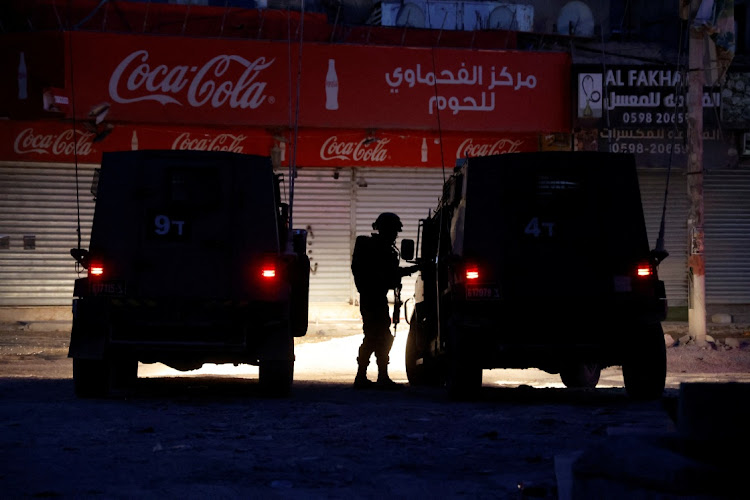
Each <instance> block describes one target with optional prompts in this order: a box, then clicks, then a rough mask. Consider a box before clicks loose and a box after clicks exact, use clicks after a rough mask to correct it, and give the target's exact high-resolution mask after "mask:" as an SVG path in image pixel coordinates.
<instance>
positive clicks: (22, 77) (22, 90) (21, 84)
mask: <svg viewBox="0 0 750 500" xmlns="http://www.w3.org/2000/svg"><path fill="white" fill-rule="evenodd" d="M27 86H28V82H27V76H26V55H25V54H24V53H23V52H21V60H20V61H19V63H18V98H19V99H21V100H24V99H26V98H27V97H29V92H28V88H27Z"/></svg>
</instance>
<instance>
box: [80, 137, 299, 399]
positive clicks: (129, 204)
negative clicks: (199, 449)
mask: <svg viewBox="0 0 750 500" xmlns="http://www.w3.org/2000/svg"><path fill="white" fill-rule="evenodd" d="M282 181H283V178H282V176H281V175H277V174H274V172H273V169H272V166H271V161H270V158H267V157H261V156H252V155H242V154H236V153H228V152H204V151H127V152H111V153H104V155H103V159H102V164H101V168H100V169H98V170H97V173H96V175H95V179H94V182H93V183H92V194H94V196H95V200H96V204H95V210H94V219H93V225H92V229H91V240H90V244H89V247H88V249H84V248H75V249H72V250H71V254H72V255H73V257H75V258H76V260H77V262H78V265H80V266H81V267H82V270H85V272H86V276H84V277H81V278H79V279H77V280H76V282H75V288H74V299H73V325H72V332H71V340H70V349H69V357H71V358H73V380H74V386H75V391H76V394H78V395H79V396H82V397H91V396H93V397H96V396H103V395H106V394H107V393H108V391H109V390H110V389H112V388H115V387H126V386H127V385H128V384H130V383H132V382H134V381H135V380H136V378H137V370H138V363H139V362H142V363H155V362H161V363H164V364H166V365H168V366H170V367H173V368H175V369H178V370H183V371H185V370H192V369H196V368H199V367H201V366H202V365H203V364H204V363H233V364H250V365H256V366H259V384H260V386H261V387H262V389H263V390H265V391H266V392H267V393H268V394H270V395H285V394H287V393H288V392H289V390H290V388H291V384H292V379H293V373H294V359H295V358H294V338H295V337H299V336H303V335H305V333H306V331H307V307H308V304H307V303H308V284H309V260H308V258H307V256H306V254H305V239H306V232H305V231H304V230H295V229H292V228H290V227H288V225H289V218H290V217H289V207H288V204H286V203H284V202H282V200H281V186H282V185H283V184H282ZM79 246H80V245H79Z"/></svg>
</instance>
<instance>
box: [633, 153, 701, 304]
mask: <svg viewBox="0 0 750 500" xmlns="http://www.w3.org/2000/svg"><path fill="white" fill-rule="evenodd" d="M669 177H670V178H669V192H668V193H667V212H666V219H665V221H664V246H665V248H666V249H667V251H668V252H669V257H667V259H666V260H664V262H662V263H661V265H660V266H659V278H660V279H662V280H663V281H664V285H665V286H666V289H667V303H668V304H669V306H670V307H676V306H685V305H687V297H688V282H687V215H688V208H689V207H688V198H687V194H686V189H687V181H686V180H685V171H684V170H681V169H676V168H675V169H672V172H671V174H670V176H669ZM638 179H639V182H640V186H641V202H642V204H643V212H644V217H645V219H646V230H647V232H648V242H649V246H650V247H651V248H654V246H655V245H656V239H657V237H658V236H659V226H660V224H661V216H662V209H663V207H664V191H665V187H666V183H667V170H666V169H648V170H646V169H642V170H639V172H638Z"/></svg>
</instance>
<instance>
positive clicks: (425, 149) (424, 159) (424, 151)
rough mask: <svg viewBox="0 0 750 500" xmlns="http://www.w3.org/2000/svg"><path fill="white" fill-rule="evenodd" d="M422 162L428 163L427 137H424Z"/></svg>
mask: <svg viewBox="0 0 750 500" xmlns="http://www.w3.org/2000/svg"><path fill="white" fill-rule="evenodd" d="M422 163H427V138H426V137H422Z"/></svg>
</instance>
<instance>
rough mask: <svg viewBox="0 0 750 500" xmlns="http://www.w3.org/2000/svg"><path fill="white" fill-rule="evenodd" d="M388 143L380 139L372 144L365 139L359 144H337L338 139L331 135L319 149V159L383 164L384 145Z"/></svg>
mask: <svg viewBox="0 0 750 500" xmlns="http://www.w3.org/2000/svg"><path fill="white" fill-rule="evenodd" d="M389 142H391V140H390V139H380V140H378V141H375V142H372V143H368V141H367V139H362V140H361V141H359V142H355V141H348V142H344V141H341V142H339V140H338V137H337V136H335V135H333V136H331V137H329V138H328V139H326V140H325V142H324V143H323V145H322V146H321V147H320V159H321V160H349V161H358V162H362V161H373V162H384V161H385V160H386V158H388V150H387V149H386V147H385V145H386V144H388V143H389Z"/></svg>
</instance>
